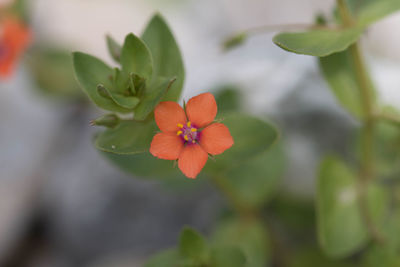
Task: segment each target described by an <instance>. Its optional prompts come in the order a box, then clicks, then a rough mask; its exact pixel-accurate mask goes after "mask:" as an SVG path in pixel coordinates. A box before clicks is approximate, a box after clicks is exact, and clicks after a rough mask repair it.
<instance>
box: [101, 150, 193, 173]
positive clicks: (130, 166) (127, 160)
mask: <svg viewBox="0 0 400 267" xmlns="http://www.w3.org/2000/svg"><path fill="white" fill-rule="evenodd" d="M148 149H149V147H148V148H147V150H148ZM103 155H104V156H105V157H106V158H107V159H108V160H110V161H111V162H112V163H113V164H115V165H116V166H118V167H119V168H121V169H122V170H123V171H125V172H127V173H129V174H131V175H135V176H139V177H151V178H156V179H163V180H165V179H166V177H174V178H177V179H182V180H185V179H187V178H185V177H184V175H183V174H182V173H181V172H180V171H179V169H178V168H177V166H175V167H174V162H173V161H170V160H161V159H158V158H156V157H154V156H153V155H151V154H150V153H149V152H148V151H147V152H145V153H139V154H128V155H121V154H115V153H103ZM196 180H197V179H196Z"/></svg>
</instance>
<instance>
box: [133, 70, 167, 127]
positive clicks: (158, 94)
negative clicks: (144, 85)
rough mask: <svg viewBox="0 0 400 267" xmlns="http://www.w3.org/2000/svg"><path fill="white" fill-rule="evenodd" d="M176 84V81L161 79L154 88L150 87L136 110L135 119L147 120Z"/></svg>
mask: <svg viewBox="0 0 400 267" xmlns="http://www.w3.org/2000/svg"><path fill="white" fill-rule="evenodd" d="M174 82H175V79H167V78H159V79H158V80H157V81H156V82H155V84H154V85H153V86H150V88H148V89H147V90H146V91H145V94H144V96H143V97H142V99H141V100H140V103H139V105H138V106H137V107H136V109H135V119H136V120H144V119H146V118H147V116H148V115H149V114H150V113H151V112H152V111H153V110H154V108H155V107H156V106H157V105H158V103H160V101H161V100H162V99H163V97H164V96H165V95H166V94H167V92H168V90H169V89H170V88H171V87H172V85H173V83H174Z"/></svg>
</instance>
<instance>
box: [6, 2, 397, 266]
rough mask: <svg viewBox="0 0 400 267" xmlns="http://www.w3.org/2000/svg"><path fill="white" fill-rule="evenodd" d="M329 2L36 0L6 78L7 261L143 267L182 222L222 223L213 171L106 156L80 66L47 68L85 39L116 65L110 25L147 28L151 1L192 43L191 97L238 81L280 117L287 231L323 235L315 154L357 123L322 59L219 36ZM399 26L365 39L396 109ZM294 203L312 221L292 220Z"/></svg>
mask: <svg viewBox="0 0 400 267" xmlns="http://www.w3.org/2000/svg"><path fill="white" fill-rule="evenodd" d="M0 2H9V1H4V0H3V1H0ZM334 2H335V1H334V0H325V1H320V0H302V1H291V0H202V1H196V0H113V1H110V0H57V1H55V0H32V1H27V3H28V6H29V11H28V12H29V15H30V18H31V26H32V28H33V32H34V44H33V46H32V48H31V49H30V50H29V51H28V52H27V53H26V54H25V56H24V59H23V61H22V63H21V64H19V67H18V69H17V71H16V73H15V75H14V76H13V77H12V78H11V79H8V80H7V81H1V83H0V266H13V267H14V266H15V267H18V266H24V267H25V266H34V267H39V266H40V267H42V266H43V267H46V266H52V267H59V266H60V267H64V266H65V267H69V266H142V264H143V262H144V261H145V260H146V259H147V258H148V257H149V256H150V255H152V254H154V253H155V252H157V251H159V250H160V249H164V248H168V247H170V246H174V245H175V244H176V242H177V238H178V235H179V232H180V229H181V228H182V226H183V225H191V226H193V227H195V228H197V229H199V230H200V231H201V232H202V233H204V234H205V235H207V234H208V233H209V232H210V231H211V229H212V228H213V226H214V225H213V223H214V222H215V220H216V218H217V217H218V216H219V213H220V210H221V208H222V209H223V208H224V207H225V205H226V203H224V200H223V198H222V197H220V196H219V194H218V192H216V190H215V189H213V187H212V186H211V185H209V184H208V182H207V181H203V180H198V181H197V180H196V181H192V180H189V179H187V180H185V181H183V182H182V183H186V185H184V186H174V185H170V184H167V183H162V182H159V181H151V180H145V179H133V178H132V177H131V176H129V175H127V174H124V173H123V172H122V171H120V170H119V169H117V168H116V167H114V166H113V165H111V164H110V163H109V162H108V161H106V160H105V159H104V158H103V157H102V156H101V155H100V153H98V151H96V149H95V148H94V147H93V145H92V137H93V134H94V133H95V132H96V131H97V129H95V128H93V127H91V126H90V125H89V122H90V120H92V119H94V118H96V117H98V116H99V115H100V114H101V112H100V111H99V110H97V109H96V108H95V107H94V105H92V104H89V101H87V99H86V96H85V95H84V93H83V92H82V91H81V90H80V89H79V88H78V86H77V85H76V84H75V83H74V82H70V81H65V82H60V81H62V79H63V77H64V75H63V74H65V75H69V74H70V73H72V69H70V68H64V67H60V68H58V69H57V68H56V69H51V70H50V69H46V66H47V65H46V64H47V63H48V62H49V61H52V62H53V60H54V61H55V62H56V63H57V62H58V61H60V62H65V61H68V60H70V58H69V56H68V55H69V53H70V52H72V51H76V50H79V51H83V52H86V53H90V54H93V55H96V56H97V57H99V58H102V59H103V60H105V61H106V62H107V63H110V64H113V63H112V60H111V58H110V57H109V56H108V53H107V48H106V43H105V38H104V37H105V35H106V34H111V35H112V36H113V37H114V38H115V39H116V40H118V41H120V42H122V41H123V38H124V36H125V35H126V34H127V33H129V32H133V33H136V34H139V33H141V31H142V29H143V28H144V26H145V25H146V23H147V21H148V20H149V18H150V17H151V16H152V14H153V13H154V12H160V13H161V14H163V16H164V17H165V19H166V20H167V21H168V22H169V25H170V27H171V29H172V30H173V32H174V35H175V37H176V39H177V41H178V44H179V46H180V48H181V51H182V53H183V59H184V63H185V66H186V73H187V76H186V81H185V87H184V88H185V89H184V95H183V98H184V99H188V98H190V97H192V96H194V95H196V94H198V93H200V92H204V91H214V92H217V91H218V90H219V89H221V88H233V89H234V90H237V91H238V92H239V93H240V99H239V100H240V103H241V106H242V107H243V109H244V110H246V111H247V112H249V113H252V114H255V115H257V116H259V117H261V118H264V119H268V120H270V121H272V122H273V123H274V124H276V125H278V126H279V127H280V129H281V131H282V139H283V140H284V144H285V152H286V160H287V163H286V171H285V173H284V174H283V175H282V184H281V187H280V189H279V191H280V193H279V197H276V199H275V200H274V201H273V202H272V203H271V204H270V208H271V209H272V210H273V209H274V208H276V207H277V206H279V205H283V206H285V207H286V208H287V210H286V211H293V212H291V213H290V216H289V217H288V216H286V217H285V214H283V215H282V216H283V219H282V218H281V219H282V220H287V221H288V222H289V226H288V227H289V228H290V229H291V231H293V232H292V234H291V237H290V238H289V237H285V236H284V237H283V240H284V242H286V243H288V244H289V247H290V246H292V247H293V246H295V245H293V244H296V242H299V240H304V239H306V240H308V241H309V242H310V244H311V246H313V245H312V244H314V245H315V233H314V231H315V225H314V223H315V222H314V206H313V205H314V204H313V196H314V180H315V170H316V167H317V164H318V162H319V161H320V158H321V155H323V154H325V153H327V152H330V151H335V152H338V153H341V154H343V155H346V153H348V150H349V144H350V143H351V138H352V134H353V133H354V129H355V128H356V127H357V123H356V122H355V121H354V120H353V119H352V118H351V116H350V115H348V114H347V113H346V112H345V111H344V110H343V109H342V108H341V107H340V106H339V105H338V104H337V102H336V100H335V99H334V97H333V95H332V93H331V91H330V90H329V89H328V88H327V85H326V84H325V82H324V80H323V79H322V77H321V75H320V72H319V70H318V65H317V61H316V59H315V58H313V57H308V56H296V55H293V54H290V53H287V52H284V51H283V50H281V49H280V48H278V47H276V46H275V45H274V44H273V43H272V41H271V38H272V36H273V33H265V34H260V35H257V36H254V37H252V38H250V39H249V40H248V42H247V43H246V44H244V45H243V46H242V47H239V48H236V49H234V50H232V51H229V52H224V51H223V49H222V46H221V43H222V42H223V40H224V39H225V38H226V37H227V36H229V35H231V34H233V33H235V32H239V31H241V30H245V29H248V28H252V27H258V26H262V25H277V24H292V23H300V24H302V23H313V21H314V18H315V16H316V15H317V14H325V15H326V16H328V17H330V16H331V11H332V8H333V6H334ZM399 28H400V14H395V15H392V16H390V17H388V18H386V19H384V20H382V21H380V22H379V23H377V24H375V25H374V26H373V27H371V28H370V29H369V31H368V32H367V34H366V35H365V37H364V39H363V48H364V52H365V54H366V56H367V61H368V63H369V66H370V70H371V73H372V76H373V78H374V79H375V82H376V84H377V87H378V89H379V92H380V95H381V99H380V100H381V101H382V102H385V103H388V104H391V105H393V106H395V107H400V90H399V87H400V75H399V73H400V50H399V49H398V47H400V35H394V34H393V29H399ZM60 64H61V63H60ZM63 66H64V65H63ZM54 84H56V85H57V86H52V85H54ZM60 84H63V85H64V86H60ZM193 185H196V186H193ZM281 196H285V199H282V197H281ZM288 203H289V204H288ZM294 203H296V204H294ZM295 211H297V212H298V213H300V211H301V213H300V214H301V215H299V214H297V215H298V216H299V217H301V218H303V220H302V221H298V223H297V225H295V226H291V225H290V221H293V220H294V221H295V220H297V219H298V218H297V217H296V216H297V215H296V212H295ZM287 217H288V218H287ZM281 219H279V218H278V219H276V220H275V221H276V222H279V220H281ZM272 221H274V220H272ZM278 228H279V227H278ZM277 232H279V229H277ZM308 232H310V233H311V234H307V233H308ZM284 235H285V234H284ZM308 241H307V242H308ZM321 257H322V256H321ZM333 266H334V265H333Z"/></svg>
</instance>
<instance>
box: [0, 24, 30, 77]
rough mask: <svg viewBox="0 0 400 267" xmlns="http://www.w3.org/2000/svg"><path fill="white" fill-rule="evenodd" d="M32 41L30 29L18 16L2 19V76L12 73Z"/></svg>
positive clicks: (0, 37)
mask: <svg viewBox="0 0 400 267" xmlns="http://www.w3.org/2000/svg"><path fill="white" fill-rule="evenodd" d="M30 41H31V32H30V30H29V29H28V28H27V27H26V26H25V25H24V24H23V23H22V22H21V21H19V20H18V19H17V18H11V17H10V18H5V19H2V20H1V21H0V78H7V77H10V76H11V75H12V72H13V70H14V68H15V64H16V62H17V61H18V59H19V57H20V56H21V54H22V53H23V52H24V50H25V49H26V48H27V46H28V44H29V43H30Z"/></svg>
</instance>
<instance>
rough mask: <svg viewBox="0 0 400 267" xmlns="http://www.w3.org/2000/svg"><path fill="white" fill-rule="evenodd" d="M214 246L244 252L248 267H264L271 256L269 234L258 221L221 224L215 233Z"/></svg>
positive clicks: (233, 221)
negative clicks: (232, 248)
mask: <svg viewBox="0 0 400 267" xmlns="http://www.w3.org/2000/svg"><path fill="white" fill-rule="evenodd" d="M213 244H214V245H215V246H216V247H226V246H227V247H236V248H237V249H240V250H241V251H243V253H244V255H245V257H246V259H247V264H246V266H247V267H264V266H266V265H267V263H268V260H269V256H270V255H269V251H270V247H269V241H268V234H267V232H266V231H265V229H264V227H263V225H262V224H261V222H258V221H252V220H243V221H240V220H237V219H227V220H225V221H223V222H221V223H220V224H219V225H218V226H217V228H216V230H215V232H214V235H213Z"/></svg>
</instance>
